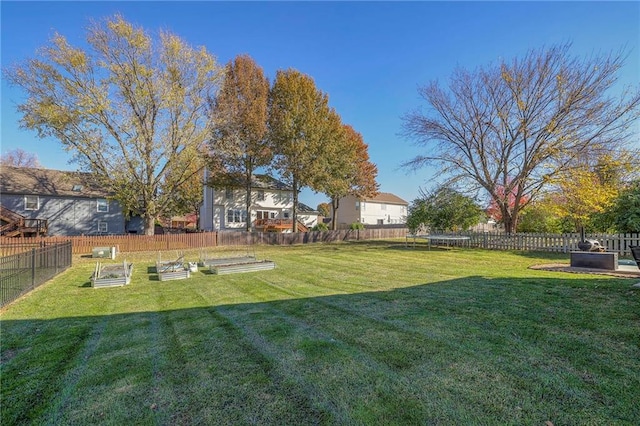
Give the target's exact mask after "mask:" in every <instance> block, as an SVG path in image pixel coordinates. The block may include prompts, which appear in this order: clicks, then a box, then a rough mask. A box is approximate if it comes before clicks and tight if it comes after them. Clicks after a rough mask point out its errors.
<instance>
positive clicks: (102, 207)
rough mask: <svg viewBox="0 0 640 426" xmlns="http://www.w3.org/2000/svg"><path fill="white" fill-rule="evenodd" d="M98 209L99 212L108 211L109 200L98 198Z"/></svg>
mask: <svg viewBox="0 0 640 426" xmlns="http://www.w3.org/2000/svg"><path fill="white" fill-rule="evenodd" d="M98 211H99V212H101V213H106V212H108V211H109V202H108V201H107V199H106V198H98Z"/></svg>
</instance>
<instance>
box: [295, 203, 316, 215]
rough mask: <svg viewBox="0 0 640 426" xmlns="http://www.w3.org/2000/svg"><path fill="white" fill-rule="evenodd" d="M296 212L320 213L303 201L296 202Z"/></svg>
mask: <svg viewBox="0 0 640 426" xmlns="http://www.w3.org/2000/svg"><path fill="white" fill-rule="evenodd" d="M298 213H306V214H320V212H319V211H317V210H316V209H314V208H312V207H309V206H308V205H306V204H304V203H300V202H299V203H298Z"/></svg>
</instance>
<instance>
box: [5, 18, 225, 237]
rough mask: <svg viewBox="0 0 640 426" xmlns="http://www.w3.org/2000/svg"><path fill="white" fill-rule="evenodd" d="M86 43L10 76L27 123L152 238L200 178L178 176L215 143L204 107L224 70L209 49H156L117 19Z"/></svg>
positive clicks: (179, 44) (55, 51) (175, 43)
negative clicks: (176, 200) (188, 185)
mask: <svg viewBox="0 0 640 426" xmlns="http://www.w3.org/2000/svg"><path fill="white" fill-rule="evenodd" d="M87 42H88V46H89V49H88V50H84V49H82V48H77V47H73V46H71V45H70V44H69V43H68V42H67V40H66V39H65V38H64V37H63V36H61V35H58V34H56V35H55V36H54V37H53V38H52V40H51V43H50V44H49V45H48V46H46V47H44V48H42V49H40V50H39V52H38V54H37V56H36V57H35V58H33V59H29V60H28V61H26V62H25V63H23V64H18V65H15V66H13V67H12V68H10V69H8V70H7V72H6V75H7V78H8V80H9V81H10V82H11V83H13V84H15V85H17V86H20V87H21V88H22V89H24V91H25V92H26V94H27V99H26V100H25V101H24V102H23V103H21V104H20V105H19V106H18V111H19V112H20V113H22V120H21V123H22V125H23V126H24V127H26V128H29V129H34V130H37V132H38V135H39V136H41V137H54V138H57V139H58V140H59V141H60V142H61V143H62V145H63V146H64V147H65V149H68V150H69V151H71V152H73V153H74V154H75V157H76V159H77V160H78V161H79V162H80V164H81V166H82V167H84V168H85V169H88V170H91V171H92V172H93V173H94V175H95V176H97V177H98V178H99V179H100V182H101V184H102V185H104V186H105V187H107V188H109V189H111V190H112V191H113V193H114V194H115V195H114V198H115V199H117V200H118V201H119V202H120V204H121V205H122V206H123V209H124V210H125V211H132V212H133V213H135V214H140V215H143V217H144V227H145V233H147V234H153V232H154V221H155V219H156V218H157V217H160V216H163V215H165V214H170V209H171V208H172V205H173V200H172V197H173V196H174V194H175V192H176V191H177V190H178V188H180V186H181V184H182V183H183V182H184V181H186V180H188V179H189V178H190V177H191V175H192V173H191V172H190V171H189V169H188V168H179V167H173V166H174V165H175V164H178V163H179V164H186V163H187V162H188V159H189V156H190V155H192V154H193V152H194V150H196V151H197V149H198V148H199V147H201V146H202V145H203V144H204V142H205V141H206V139H207V137H208V135H209V134H210V125H209V124H210V120H209V117H208V113H207V104H206V101H207V99H209V98H211V97H212V96H213V93H214V90H215V88H216V81H217V77H218V75H219V70H218V66H217V64H216V62H215V59H214V57H213V56H212V55H211V54H209V53H208V52H207V51H206V49H204V48H198V49H194V48H192V47H191V46H189V45H188V44H187V43H186V42H184V41H183V40H182V39H181V38H179V37H178V36H176V35H174V34H171V33H168V32H160V35H159V39H157V40H156V39H154V37H152V36H151V35H150V34H149V33H147V32H146V31H145V30H144V29H142V28H138V27H135V26H134V25H132V24H130V23H129V22H127V21H125V20H124V19H123V18H122V17H121V16H119V15H116V16H115V17H112V18H109V19H106V20H105V21H104V22H99V23H94V24H93V25H92V26H91V27H90V28H89V30H88V32H87ZM170 169H172V173H171V179H170V180H168V181H167V180H166V176H167V172H168V171H169V170H170ZM177 170H182V171H183V174H181V175H180V174H178V173H177V172H176V171H177Z"/></svg>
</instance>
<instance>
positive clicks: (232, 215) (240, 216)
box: [227, 209, 247, 223]
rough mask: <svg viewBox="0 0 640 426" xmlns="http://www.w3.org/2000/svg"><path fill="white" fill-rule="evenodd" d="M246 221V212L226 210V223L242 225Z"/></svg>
mask: <svg viewBox="0 0 640 426" xmlns="http://www.w3.org/2000/svg"><path fill="white" fill-rule="evenodd" d="M246 221H247V211H246V210H238V209H228V210H227V223H243V222H246Z"/></svg>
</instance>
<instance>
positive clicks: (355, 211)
mask: <svg viewBox="0 0 640 426" xmlns="http://www.w3.org/2000/svg"><path fill="white" fill-rule="evenodd" d="M408 206H409V203H407V202H406V201H404V200H403V199H402V198H400V197H398V196H397V195H394V194H390V193H388V192H380V193H378V195H376V196H375V197H370V198H357V197H354V196H347V197H343V198H341V199H340V203H339V207H338V211H337V213H336V216H337V222H338V227H345V226H348V225H350V224H352V223H354V222H360V223H363V224H365V225H392V224H394V225H396V224H405V223H407V208H408Z"/></svg>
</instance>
